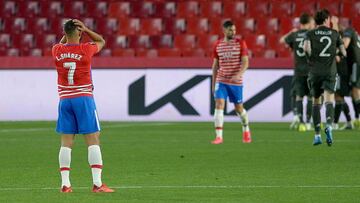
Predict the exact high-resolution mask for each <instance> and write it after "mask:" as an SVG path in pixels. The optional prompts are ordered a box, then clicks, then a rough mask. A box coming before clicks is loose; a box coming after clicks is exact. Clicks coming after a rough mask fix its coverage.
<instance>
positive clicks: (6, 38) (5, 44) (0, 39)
mask: <svg viewBox="0 0 360 203" xmlns="http://www.w3.org/2000/svg"><path fill="white" fill-rule="evenodd" d="M10 46H11V38H10V34H0V49H6V48H9V47H10Z"/></svg>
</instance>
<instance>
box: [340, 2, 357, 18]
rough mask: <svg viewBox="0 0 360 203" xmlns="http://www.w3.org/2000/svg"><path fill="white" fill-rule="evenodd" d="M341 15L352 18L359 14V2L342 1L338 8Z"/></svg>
mask: <svg viewBox="0 0 360 203" xmlns="http://www.w3.org/2000/svg"><path fill="white" fill-rule="evenodd" d="M340 11H341V16H342V17H348V18H350V19H351V18H354V17H358V16H359V15H360V2H351V1H344V2H343V3H342V7H341V9H340Z"/></svg>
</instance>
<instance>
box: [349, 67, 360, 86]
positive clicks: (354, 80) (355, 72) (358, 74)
mask: <svg viewBox="0 0 360 203" xmlns="http://www.w3.org/2000/svg"><path fill="white" fill-rule="evenodd" d="M350 82H351V86H353V87H357V88H360V64H356V63H354V64H353V66H352V71H351V77H350Z"/></svg>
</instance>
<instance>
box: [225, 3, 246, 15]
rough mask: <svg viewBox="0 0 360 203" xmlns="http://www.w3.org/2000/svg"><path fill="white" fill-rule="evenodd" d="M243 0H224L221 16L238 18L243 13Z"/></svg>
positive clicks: (244, 8) (244, 5)
mask: <svg viewBox="0 0 360 203" xmlns="http://www.w3.org/2000/svg"><path fill="white" fill-rule="evenodd" d="M245 12H246V3H245V1H224V11H223V16H224V17H225V18H234V19H238V18H241V17H242V16H244V15H245Z"/></svg>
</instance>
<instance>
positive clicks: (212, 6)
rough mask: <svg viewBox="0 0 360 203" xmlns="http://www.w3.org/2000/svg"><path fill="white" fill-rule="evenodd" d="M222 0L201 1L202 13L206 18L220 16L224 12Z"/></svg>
mask: <svg viewBox="0 0 360 203" xmlns="http://www.w3.org/2000/svg"><path fill="white" fill-rule="evenodd" d="M222 6H223V5H222V2H221V1H205V2H202V3H201V8H200V14H201V16H202V17H205V18H219V17H221V16H222V14H223V7H222Z"/></svg>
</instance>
